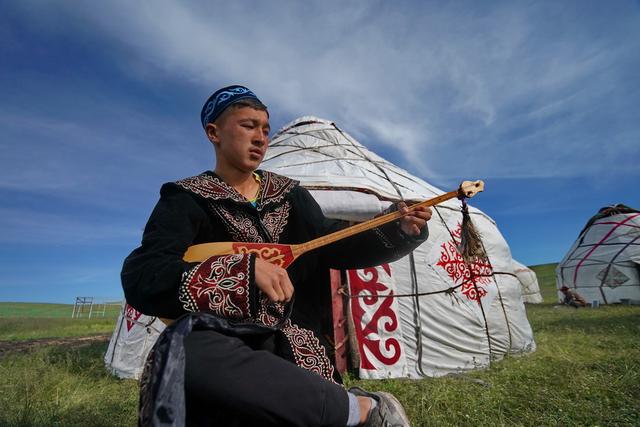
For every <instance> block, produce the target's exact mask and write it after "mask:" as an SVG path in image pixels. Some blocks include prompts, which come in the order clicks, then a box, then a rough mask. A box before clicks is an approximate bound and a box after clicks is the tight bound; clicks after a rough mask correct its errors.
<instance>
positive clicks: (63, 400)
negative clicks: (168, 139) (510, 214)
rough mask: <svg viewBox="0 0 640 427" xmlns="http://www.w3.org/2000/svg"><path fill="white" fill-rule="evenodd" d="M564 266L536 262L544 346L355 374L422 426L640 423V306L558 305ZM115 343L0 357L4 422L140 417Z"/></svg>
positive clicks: (533, 318) (538, 333)
mask: <svg viewBox="0 0 640 427" xmlns="http://www.w3.org/2000/svg"><path fill="white" fill-rule="evenodd" d="M554 268H555V265H546V266H536V267H535V268H534V270H536V271H537V272H538V271H539V281H540V285H541V290H542V294H543V296H544V298H545V303H544V304H539V305H527V312H528V317H529V320H530V322H531V325H532V328H533V330H534V335H535V338H536V342H537V345H538V349H537V351H536V352H535V353H533V354H531V355H527V356H523V357H508V358H506V359H505V360H502V361H500V362H495V363H493V364H492V366H491V367H490V368H488V369H485V370H481V371H474V372H468V373H465V374H464V375H461V376H459V377H455V378H453V377H445V378H426V379H423V380H420V381H412V380H386V381H360V380H353V379H347V383H348V384H350V385H355V384H357V385H360V386H363V387H365V388H367V389H372V390H386V391H390V392H392V393H394V394H395V395H397V396H398V398H399V399H400V400H401V401H402V402H403V403H404V404H405V406H406V409H407V412H408V414H409V416H410V417H411V419H412V421H413V423H414V424H413V425H414V426H496V425H497V426H558V425H568V426H583V425H587V426H596V425H597V426H633V425H640V416H639V414H640V307H637V306H601V307H600V308H598V309H579V310H576V309H572V308H555V306H554V303H555V301H556V294H555V278H554V273H553V271H554ZM2 320H6V319H2ZM112 327H113V325H112V326H111V328H112ZM55 328H57V327H55ZM55 328H54V329H55ZM55 330H57V329H55ZM93 331H94V332H96V329H94V330H93ZM105 350H106V343H95V344H92V345H90V346H88V347H83V348H76V349H74V348H67V347H62V346H50V347H45V348H41V349H39V350H37V351H35V352H30V353H28V354H9V355H6V356H4V357H2V358H0V408H2V411H0V425H11V426H14V425H16V426H17V425H20V426H32V425H37V426H41V425H42V426H44V425H47V426H49V425H50V426H63V425H64V426H82V425H105V426H106V425H109V426H119V425H129V426H133V425H135V420H136V408H137V393H138V388H137V383H136V382H134V381H122V380H118V379H116V378H113V377H111V376H109V375H108V374H107V373H106V372H105V370H104V367H103V366H104V365H103V361H102V355H103V353H104V351H105Z"/></svg>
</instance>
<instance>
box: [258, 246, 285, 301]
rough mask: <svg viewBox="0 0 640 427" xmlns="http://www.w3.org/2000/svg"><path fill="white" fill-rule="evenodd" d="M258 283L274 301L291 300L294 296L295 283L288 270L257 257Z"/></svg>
mask: <svg viewBox="0 0 640 427" xmlns="http://www.w3.org/2000/svg"><path fill="white" fill-rule="evenodd" d="M255 276H256V284H257V285H258V288H259V289H260V290H261V291H262V292H264V294H265V295H266V296H267V297H268V298H269V300H271V301H273V302H289V301H291V297H292V296H293V292H294V289H293V285H292V284H291V280H290V279H289V274H288V273H287V270H285V269H284V268H282V267H278V266H277V265H274V264H271V263H270V262H268V261H265V260H263V259H261V258H258V257H256V269H255Z"/></svg>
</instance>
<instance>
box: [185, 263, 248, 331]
mask: <svg viewBox="0 0 640 427" xmlns="http://www.w3.org/2000/svg"><path fill="white" fill-rule="evenodd" d="M249 268H250V259H249V256H245V255H221V256H213V257H211V258H209V259H208V260H206V261H204V262H202V263H200V264H199V265H197V266H195V267H194V268H192V269H191V270H189V271H188V272H187V273H185V275H184V277H183V280H182V283H181V285H180V292H179V299H180V302H182V303H183V307H184V309H185V310H187V311H211V312H213V313H214V314H217V315H220V316H224V317H227V318H230V319H247V318H249V317H250V315H251V313H250V308H249V281H250V272H249Z"/></svg>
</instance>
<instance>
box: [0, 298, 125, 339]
mask: <svg viewBox="0 0 640 427" xmlns="http://www.w3.org/2000/svg"><path fill="white" fill-rule="evenodd" d="M72 311H73V304H41V303H18V302H0V340H11V341H15V340H27V339H38V338H66V337H80V336H88V335H99V334H110V333H111V332H113V328H114V327H115V324H116V319H117V316H118V314H119V313H120V306H117V305H111V306H107V309H106V310H105V315H104V316H102V315H99V316H98V315H95V314H94V315H92V317H91V318H90V319H89V318H88V316H86V315H85V316H84V317H81V318H76V319H72V318H71V313H72Z"/></svg>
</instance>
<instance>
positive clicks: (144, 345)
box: [104, 302, 165, 379]
mask: <svg viewBox="0 0 640 427" xmlns="http://www.w3.org/2000/svg"><path fill="white" fill-rule="evenodd" d="M164 328H165V325H164V323H162V321H160V319H159V318H157V317H150V316H146V315H144V314H142V313H140V312H139V311H138V310H136V309H135V308H133V307H131V306H130V305H129V304H127V303H126V302H125V303H124V304H123V306H122V310H121V312H120V316H119V317H118V321H117V322H116V327H115V329H114V331H113V335H112V336H111V341H109V347H108V348H107V352H106V354H105V356H104V362H105V365H106V366H107V369H109V370H110V371H111V372H112V373H113V374H114V375H117V376H118V377H120V378H136V379H137V378H139V377H140V374H142V369H143V368H144V363H145V360H146V359H147V354H149V350H151V347H153V345H154V344H155V342H156V340H157V339H158V335H160V333H161V332H162V331H163V330H164Z"/></svg>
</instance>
